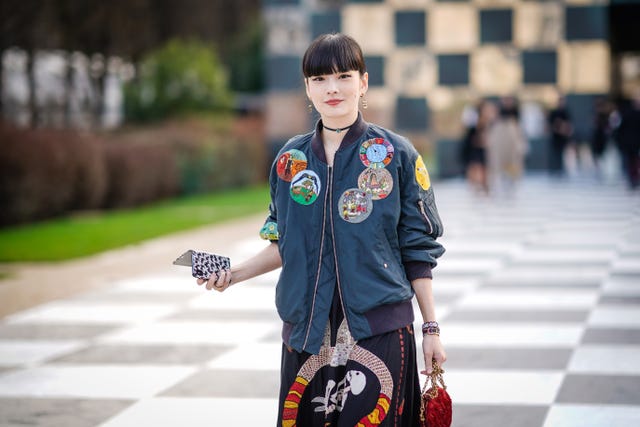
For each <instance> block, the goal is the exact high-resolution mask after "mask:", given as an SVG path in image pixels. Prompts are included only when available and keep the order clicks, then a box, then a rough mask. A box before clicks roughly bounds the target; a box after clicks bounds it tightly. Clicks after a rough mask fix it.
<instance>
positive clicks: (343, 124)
mask: <svg viewBox="0 0 640 427" xmlns="http://www.w3.org/2000/svg"><path fill="white" fill-rule="evenodd" d="M357 121H358V112H356V114H355V117H348V118H346V119H334V120H331V119H328V120H325V119H324V118H323V119H322V128H323V130H325V131H328V132H327V133H338V134H341V133H345V132H347V131H348V130H349V128H350V127H351V126H353V125H354V124H355V122H357Z"/></svg>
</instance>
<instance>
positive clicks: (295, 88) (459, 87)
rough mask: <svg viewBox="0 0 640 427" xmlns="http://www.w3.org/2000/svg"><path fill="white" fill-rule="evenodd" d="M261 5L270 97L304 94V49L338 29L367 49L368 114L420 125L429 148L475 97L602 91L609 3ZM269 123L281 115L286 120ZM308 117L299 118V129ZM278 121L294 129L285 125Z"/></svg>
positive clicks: (505, 0) (424, 0)
mask: <svg viewBox="0 0 640 427" xmlns="http://www.w3.org/2000/svg"><path fill="white" fill-rule="evenodd" d="M264 5H265V6H264V8H265V17H266V21H267V29H268V38H267V57H268V59H267V73H268V78H267V82H268V85H269V91H270V93H271V94H274V95H275V93H277V92H287V93H288V94H289V95H290V96H296V93H297V96H299V97H302V98H303V99H304V91H303V90H302V87H303V86H302V78H301V75H300V67H299V61H300V58H301V56H302V53H303V52H304V49H305V48H306V46H307V45H308V44H309V42H311V40H312V39H313V38H314V37H316V36H317V35H319V34H322V33H325V32H334V31H340V32H344V33H347V34H350V35H352V36H353V37H354V38H355V39H356V40H358V41H359V42H360V44H361V45H362V47H363V50H364V52H365V56H366V60H367V65H368V69H369V73H370V82H371V88H370V91H369V94H368V98H369V101H370V102H369V110H368V112H367V117H368V118H369V119H370V120H373V117H375V118H380V119H382V123H384V124H385V125H389V126H392V127H394V128H397V129H398V130H400V131H403V130H407V131H410V130H415V129H417V128H421V129H427V130H428V140H429V141H430V143H431V145H432V146H434V145H435V141H437V140H441V139H442V140H444V139H454V138H456V137H457V136H459V133H460V129H459V126H458V127H456V126H452V125H451V124H452V123H454V122H455V121H456V120H457V121H458V122H459V117H460V112H461V109H462V108H463V106H464V105H465V104H466V103H468V102H472V101H474V100H476V99H477V98H478V97H499V96H502V95H507V94H515V95H517V96H518V97H519V98H520V99H521V100H522V101H532V102H538V103H541V104H543V105H545V106H548V105H549V104H551V103H552V102H553V101H554V100H555V96H556V88H559V89H560V90H561V91H563V92H565V93H567V94H568V95H570V96H576V97H578V98H579V97H581V96H587V97H593V96H595V95H598V94H606V93H608V91H609V89H610V77H609V74H610V73H609V70H610V62H611V59H610V54H609V49H608V42H607V39H606V38H607V36H608V4H607V2H603V1H601V0H568V1H567V2H565V3H559V2H547V1H531V0H527V1H525V0H466V1H451V0H449V1H444V0H442V1H436V0H378V1H371V0H370V1H366V0H360V1H356V0H349V1H346V0H345V1H339V0H333V1H322V0H299V1H293V0H290V1H285V0H281V1H275V0H271V1H266V2H265V3H264ZM296 58H297V61H298V63H297V65H296ZM303 102H304V101H303ZM407 105H411V106H412V107H411V108H415V110H414V112H413V113H412V114H411V115H406V114H402V113H398V109H403V111H405V110H404V109H406V108H408V107H407ZM416 114H418V115H420V117H415V116H416ZM270 115H271V114H270ZM269 120H270V121H276V122H277V121H279V120H286V121H288V116H286V115H285V116H282V117H280V118H277V117H276V118H270V119H269ZM313 120H315V118H314V117H310V118H309V120H305V121H303V122H301V123H299V124H298V126H299V129H298V130H299V132H304V131H306V130H308V128H309V123H310V122H312V121H313ZM442 120H444V121H446V122H447V123H446V124H444V125H443V124H442V123H440V122H441V121H442ZM419 121H422V125H418V122H419ZM271 127H272V128H280V127H278V126H271ZM286 127H287V128H290V127H292V125H291V123H290V121H289V123H288V125H287V126H286ZM405 127H406V129H403V128H405ZM442 130H444V131H442ZM276 139H277V138H276Z"/></svg>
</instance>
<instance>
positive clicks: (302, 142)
mask: <svg viewBox="0 0 640 427" xmlns="http://www.w3.org/2000/svg"><path fill="white" fill-rule="evenodd" d="M302 69H303V74H304V82H305V88H306V93H307V96H308V97H309V100H310V101H311V103H312V104H313V106H314V107H315V108H316V109H317V111H318V112H319V113H320V117H321V120H319V121H318V123H317V125H316V128H315V131H313V132H311V133H308V134H306V135H300V136H296V137H294V138H292V139H291V140H289V141H288V142H287V144H286V145H285V146H284V147H283V148H282V150H281V151H280V153H279V154H278V157H277V158H276V160H275V162H274V164H273V167H272V170H271V176H270V184H271V200H272V202H271V204H270V214H269V216H268V218H267V220H266V221H265V225H264V227H263V228H262V230H261V235H262V237H263V238H265V239H268V240H270V241H271V242H272V243H271V244H270V245H269V246H268V247H267V248H266V249H264V250H263V251H262V252H261V253H259V254H258V255H256V256H255V257H254V258H252V259H250V260H249V261H247V262H245V263H242V264H240V265H238V266H235V267H233V268H232V269H231V271H226V272H223V273H221V274H220V275H219V277H212V278H211V279H209V281H208V282H206V286H207V289H214V290H218V291H224V290H226V289H227V288H228V287H229V285H230V284H231V283H234V284H236V283H238V282H241V281H244V280H246V279H249V278H251V277H254V276H256V275H258V274H262V273H265V272H267V271H270V270H273V269H275V268H277V267H280V266H282V271H281V274H280V278H279V281H278V285H277V288H276V306H277V309H278V313H279V315H280V317H281V318H282V319H283V324H284V325H283V330H282V337H283V342H284V344H283V349H282V372H281V391H280V407H279V425H282V426H293V425H298V426H325V425H332V426H336V425H340V426H354V425H383V426H396V425H398V426H415V425H417V423H418V420H417V417H418V414H419V401H420V389H419V380H418V372H417V363H416V349H415V338H414V331H413V327H412V324H413V320H414V314H413V308H412V298H413V296H414V295H415V296H416V298H417V301H418V304H419V307H420V312H421V316H422V319H423V321H424V327H423V332H424V338H423V341H422V349H423V354H424V358H425V362H426V363H425V364H426V371H425V373H430V372H431V370H432V366H431V362H432V359H435V360H436V361H437V363H443V362H444V361H445V359H446V356H445V352H444V349H443V347H442V345H441V343H440V339H439V331H440V330H439V327H438V324H437V322H436V317H435V309H434V302H433V296H432V291H431V268H432V267H433V266H435V264H436V258H437V257H439V256H440V255H441V254H442V253H443V252H444V249H443V248H442V246H441V245H440V244H438V243H436V241H435V239H436V238H437V237H439V236H440V235H441V233H442V226H441V223H440V219H439V217H438V214H437V211H436V207H435V204H434V198H433V191H432V189H431V186H430V181H429V176H428V173H427V170H426V168H425V167H424V163H423V161H422V158H421V157H420V156H419V155H418V153H417V151H416V150H415V148H414V147H413V146H412V145H411V144H410V143H409V142H408V141H407V140H406V139H404V138H403V137H401V136H399V135H396V134H394V133H392V132H390V131H388V130H386V129H383V128H381V127H379V126H376V125H373V124H370V123H367V122H365V121H364V120H363V118H362V115H361V114H360V112H359V101H360V99H361V98H363V97H364V95H365V93H366V92H367V88H368V74H367V72H366V69H365V64H364V59H363V55H362V51H361V49H360V46H359V45H358V44H357V43H356V42H355V40H353V39H352V38H351V37H349V36H346V35H343V34H330V35H329V34H328V35H322V36H320V37H318V38H317V39H316V40H315V41H314V42H313V43H312V44H311V45H310V46H309V48H308V49H307V51H306V53H305V55H304V57H303V62H302ZM198 283H199V284H202V283H205V282H204V281H202V280H199V281H198ZM358 423H362V424H358Z"/></svg>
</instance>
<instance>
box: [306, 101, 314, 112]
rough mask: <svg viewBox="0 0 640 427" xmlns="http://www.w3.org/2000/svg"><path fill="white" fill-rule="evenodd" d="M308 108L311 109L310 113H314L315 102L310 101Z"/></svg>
mask: <svg viewBox="0 0 640 427" xmlns="http://www.w3.org/2000/svg"><path fill="white" fill-rule="evenodd" d="M307 108H308V109H309V113H313V104H312V103H311V101H309V105H307Z"/></svg>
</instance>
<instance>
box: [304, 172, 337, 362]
mask: <svg viewBox="0 0 640 427" xmlns="http://www.w3.org/2000/svg"><path fill="white" fill-rule="evenodd" d="M327 177H328V181H329V184H328V185H327V190H326V191H325V194H324V206H323V208H322V237H321V238H320V252H319V254H318V272H317V273H316V283H315V285H314V287H313V300H312V301H311V312H310V313H309V325H308V326H307V333H306V334H305V336H304V343H303V344H302V348H303V349H305V348H306V347H307V342H308V340H309V334H310V333H311V324H312V323H313V312H314V310H315V307H316V296H317V295H318V284H319V283H320V270H321V267H322V253H323V251H324V232H325V225H326V223H327V197H329V194H330V193H331V182H332V181H333V170H332V168H331V166H329V165H327ZM332 224H333V223H332Z"/></svg>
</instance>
